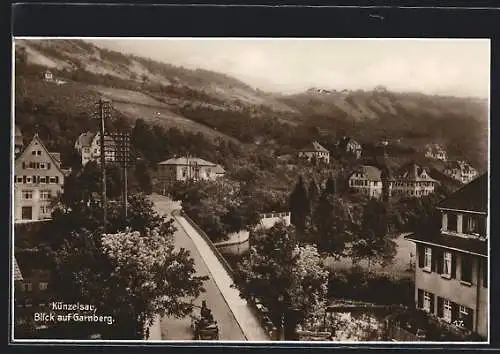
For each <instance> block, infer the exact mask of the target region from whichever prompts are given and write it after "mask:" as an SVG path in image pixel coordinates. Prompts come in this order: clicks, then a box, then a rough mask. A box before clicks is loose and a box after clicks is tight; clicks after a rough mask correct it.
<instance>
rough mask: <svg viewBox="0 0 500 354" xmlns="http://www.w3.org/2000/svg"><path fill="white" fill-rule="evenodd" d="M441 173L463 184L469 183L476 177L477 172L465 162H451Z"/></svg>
mask: <svg viewBox="0 0 500 354" xmlns="http://www.w3.org/2000/svg"><path fill="white" fill-rule="evenodd" d="M443 172H444V174H446V175H448V176H450V177H451V178H453V179H455V180H457V181H460V182H461V183H463V184H466V183H469V182H470V181H472V180H473V179H474V178H476V177H477V175H478V172H477V170H476V169H475V168H474V167H472V166H471V165H469V164H468V163H467V162H466V161H452V162H450V163H449V164H448V166H446V169H445V170H444V171H443Z"/></svg>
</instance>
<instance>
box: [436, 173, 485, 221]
mask: <svg viewBox="0 0 500 354" xmlns="http://www.w3.org/2000/svg"><path fill="white" fill-rule="evenodd" d="M436 207H437V208H438V209H455V210H468V211H475V212H479V213H487V212H488V174H487V173H484V174H483V175H481V176H479V177H478V178H476V179H475V180H473V181H472V182H470V183H468V184H466V185H465V186H463V187H462V188H460V189H459V190H458V191H456V192H455V193H453V194H452V195H451V196H450V197H448V198H446V199H445V200H443V201H441V202H440V203H439V204H438V205H437V206H436Z"/></svg>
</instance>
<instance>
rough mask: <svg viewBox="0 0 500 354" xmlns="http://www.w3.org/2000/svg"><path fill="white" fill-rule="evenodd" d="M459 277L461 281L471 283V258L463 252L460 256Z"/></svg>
mask: <svg viewBox="0 0 500 354" xmlns="http://www.w3.org/2000/svg"><path fill="white" fill-rule="evenodd" d="M461 258H462V262H461V268H462V269H461V271H462V272H461V278H460V280H462V281H463V282H466V283H472V258H471V257H470V256H469V255H466V254H463V255H462V256H461Z"/></svg>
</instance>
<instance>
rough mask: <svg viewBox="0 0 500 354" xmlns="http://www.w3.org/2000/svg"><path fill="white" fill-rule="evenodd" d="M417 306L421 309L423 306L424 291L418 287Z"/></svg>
mask: <svg viewBox="0 0 500 354" xmlns="http://www.w3.org/2000/svg"><path fill="white" fill-rule="evenodd" d="M417 307H418V308H419V309H421V308H422V307H424V291H423V290H422V289H418V294H417Z"/></svg>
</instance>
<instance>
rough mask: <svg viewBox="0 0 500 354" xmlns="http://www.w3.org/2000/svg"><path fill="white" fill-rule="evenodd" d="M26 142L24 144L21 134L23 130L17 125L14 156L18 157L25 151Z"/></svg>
mask: <svg viewBox="0 0 500 354" xmlns="http://www.w3.org/2000/svg"><path fill="white" fill-rule="evenodd" d="M23 146H24V142H23V134H22V133H21V129H20V128H19V126H18V125H17V124H16V126H15V131H14V156H15V157H17V156H18V155H19V154H20V153H21V151H22V150H23Z"/></svg>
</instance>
